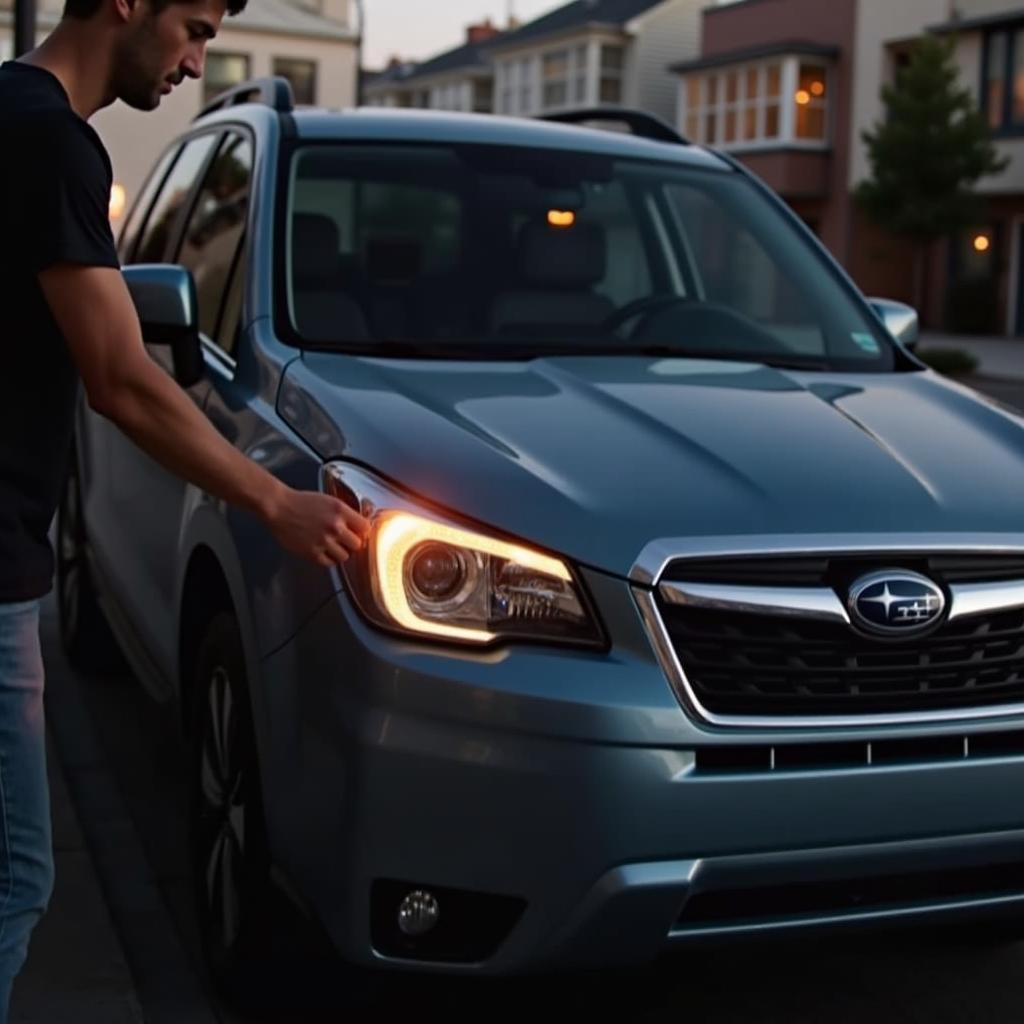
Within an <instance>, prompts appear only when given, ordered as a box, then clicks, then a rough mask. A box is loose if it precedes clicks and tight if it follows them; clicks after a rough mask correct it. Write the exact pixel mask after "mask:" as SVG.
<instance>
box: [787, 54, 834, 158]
mask: <svg viewBox="0 0 1024 1024" xmlns="http://www.w3.org/2000/svg"><path fill="white" fill-rule="evenodd" d="M795 100H796V137H797V138H798V139H806V140H809V141H814V142H824V141H825V135H826V131H827V123H826V122H827V117H826V115H827V113H828V77H827V74H826V71H825V68H823V67H818V66H815V65H813V64H801V65H800V74H799V78H798V84H797V90H796V96H795Z"/></svg>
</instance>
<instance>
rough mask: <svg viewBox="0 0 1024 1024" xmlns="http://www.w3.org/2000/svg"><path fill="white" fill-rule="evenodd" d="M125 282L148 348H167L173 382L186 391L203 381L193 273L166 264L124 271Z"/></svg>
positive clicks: (136, 267)
mask: <svg viewBox="0 0 1024 1024" xmlns="http://www.w3.org/2000/svg"><path fill="white" fill-rule="evenodd" d="M124 279H125V282H126V283H127V285H128V291H129V292H130V293H131V296H132V301H133V302H134V303H135V310H136V312H137V313H138V314H139V322H140V323H141V324H142V338H143V340H144V341H145V342H146V344H147V345H167V346H169V347H170V349H171V356H172V359H173V363H174V379H175V380H176V381H177V382H178V383H179V384H180V385H181V386H182V387H183V388H188V387H191V386H192V385H193V384H196V383H198V382H199V381H200V380H202V377H203V372H204V369H205V367H204V364H203V349H202V346H201V345H200V343H199V301H198V299H197V297H196V283H195V281H194V280H193V278H192V273H191V271H189V270H186V269H185V268H184V267H179V266H172V265H169V264H166V265H165V264H155V263H152V264H145V263H144V264H139V265H138V266H133V267H125V268H124Z"/></svg>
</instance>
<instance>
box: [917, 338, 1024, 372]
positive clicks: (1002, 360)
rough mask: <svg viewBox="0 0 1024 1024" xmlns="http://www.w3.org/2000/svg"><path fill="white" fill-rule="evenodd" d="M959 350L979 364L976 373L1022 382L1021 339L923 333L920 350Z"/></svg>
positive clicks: (1023, 356)
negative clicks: (969, 354)
mask: <svg viewBox="0 0 1024 1024" xmlns="http://www.w3.org/2000/svg"><path fill="white" fill-rule="evenodd" d="M930 348H959V349H963V350H964V351H965V352H970V353H972V354H973V355H974V356H976V357H977V359H978V361H979V365H978V369H977V370H976V371H975V374H976V375H977V376H979V377H990V378H992V379H994V380H1024V338H999V337H974V336H971V335H959V334H942V333H939V332H937V331H922V332H921V340H920V342H919V343H918V349H919V350H927V349H930Z"/></svg>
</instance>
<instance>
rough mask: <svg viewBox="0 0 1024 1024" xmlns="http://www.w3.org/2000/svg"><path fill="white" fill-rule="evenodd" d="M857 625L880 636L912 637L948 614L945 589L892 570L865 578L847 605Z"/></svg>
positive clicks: (862, 578)
mask: <svg viewBox="0 0 1024 1024" xmlns="http://www.w3.org/2000/svg"><path fill="white" fill-rule="evenodd" d="M847 607H848V608H849V611H850V617H851V618H852V620H853V623H854V625H856V626H859V627H860V628H861V629H862V630H864V631H865V632H867V633H874V634H876V635H878V636H888V637H899V636H912V635H914V634H915V633H921V632H924V631H925V630H926V629H928V628H929V627H930V626H934V625H935V623H937V622H938V621H939V619H940V618H941V616H942V613H943V612H944V611H945V610H946V595H945V593H944V592H943V590H942V588H941V587H939V586H938V585H937V584H935V583H933V582H932V581H931V580H929V579H927V578H926V577H924V576H919V575H918V574H917V573H916V572H906V571H903V570H901V569H889V570H885V571H883V572H874V573H871V575H869V576H862V577H861V578H860V579H859V580H857V582H856V583H854V584H853V586H852V587H850V596H849V600H848V602H847Z"/></svg>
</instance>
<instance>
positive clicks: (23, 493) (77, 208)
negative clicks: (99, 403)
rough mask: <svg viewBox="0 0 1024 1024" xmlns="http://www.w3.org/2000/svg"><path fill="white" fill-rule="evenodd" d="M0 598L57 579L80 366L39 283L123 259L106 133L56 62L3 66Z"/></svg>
mask: <svg viewBox="0 0 1024 1024" xmlns="http://www.w3.org/2000/svg"><path fill="white" fill-rule="evenodd" d="M0 139H2V140H3V149H2V156H0V603H6V602H15V601H30V600H34V599H35V598H38V597H41V596H42V595H43V594H45V593H46V592H47V591H49V589H50V586H51V580H52V577H53V554H52V551H51V549H50V543H49V540H48V538H47V530H48V529H49V524H50V521H51V520H52V518H53V514H54V511H55V510H56V507H57V502H58V500H59V497H60V490H61V486H62V484H63V480H64V474H65V472H66V469H67V461H68V454H69V451H70V448H71V436H72V430H73V421H74V411H75V402H76V399H77V394H78V373H77V371H76V368H75V365H74V363H73V362H72V360H71V356H70V352H69V350H68V347H67V344H66V343H65V341H64V338H63V336H62V335H61V332H60V330H59V329H58V327H57V324H56V322H55V321H54V319H53V316H52V315H51V313H50V309H49V306H48V305H47V303H46V301H45V299H44V298H43V293H42V290H41V289H40V287H39V280H38V275H39V273H40V271H43V270H46V269H47V268H48V267H53V266H56V265H58V264H65V263H70V264H78V265H82V266H97V267H118V266H119V263H118V259H117V251H116V249H115V247H114V239H113V235H112V233H111V230H110V221H109V213H108V210H109V202H110V188H111V183H112V177H113V176H112V173H111V168H110V158H109V157H108V156H107V152H106V150H105V149H104V148H103V143H102V142H100V138H99V136H98V135H97V134H96V132H95V131H93V129H92V128H90V127H89V125H88V124H87V123H86V122H85V121H83V120H82V119H81V118H80V117H79V116H78V115H77V114H76V113H75V112H74V111H73V110H72V109H71V104H70V103H69V101H68V96H67V93H66V92H65V91H64V88H63V86H62V85H61V84H60V82H59V81H58V80H57V79H56V78H55V77H54V76H53V75H51V74H50V73H49V72H48V71H43V70H42V69H41V68H35V67H32V66H30V65H27V64H18V63H14V62H8V63H6V64H3V65H2V66H0Z"/></svg>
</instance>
